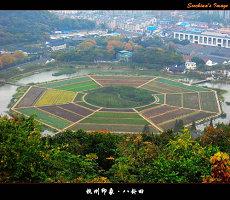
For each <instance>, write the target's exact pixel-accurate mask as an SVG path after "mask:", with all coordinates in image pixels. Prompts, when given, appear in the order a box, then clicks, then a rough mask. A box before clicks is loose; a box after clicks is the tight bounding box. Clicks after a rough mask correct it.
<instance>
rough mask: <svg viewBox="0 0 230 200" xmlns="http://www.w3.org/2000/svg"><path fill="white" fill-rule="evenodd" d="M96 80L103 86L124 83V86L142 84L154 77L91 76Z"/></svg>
mask: <svg viewBox="0 0 230 200" xmlns="http://www.w3.org/2000/svg"><path fill="white" fill-rule="evenodd" d="M91 77H92V78H93V79H94V80H96V81H97V82H98V83H100V84H101V85H103V86H111V85H124V86H133V87H137V86H140V85H142V84H144V83H146V82H148V81H149V80H151V79H153V78H154V77H134V76H132V77H130V76H91Z"/></svg>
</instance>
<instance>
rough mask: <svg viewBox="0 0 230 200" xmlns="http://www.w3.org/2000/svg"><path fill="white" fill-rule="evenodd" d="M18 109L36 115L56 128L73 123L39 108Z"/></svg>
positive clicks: (28, 114)
mask: <svg viewBox="0 0 230 200" xmlns="http://www.w3.org/2000/svg"><path fill="white" fill-rule="evenodd" d="M18 111H19V112H20V113H22V114H24V115H27V116H31V115H35V119H37V120H39V121H41V122H42V123H44V124H47V125H49V126H51V127H53V128H56V129H63V128H65V127H67V126H69V125H70V124H71V122H69V121H67V120H65V119H60V118H59V117H55V116H53V115H49V114H47V113H46V112H43V111H41V110H38V109H37V108H21V109H18Z"/></svg>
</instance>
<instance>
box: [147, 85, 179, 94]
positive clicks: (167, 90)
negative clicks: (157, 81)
mask: <svg viewBox="0 0 230 200" xmlns="http://www.w3.org/2000/svg"><path fill="white" fill-rule="evenodd" d="M145 86H147V85H145ZM143 88H145V87H143ZM149 88H155V89H157V90H158V91H157V92H160V93H171V92H175V91H173V90H171V89H167V88H159V87H157V86H153V85H149ZM145 89H146V88H145ZM162 89H163V90H166V91H163V92H162V91H159V90H162Z"/></svg>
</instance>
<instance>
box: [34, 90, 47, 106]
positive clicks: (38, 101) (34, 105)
mask: <svg viewBox="0 0 230 200" xmlns="http://www.w3.org/2000/svg"><path fill="white" fill-rule="evenodd" d="M48 90H49V89H47V88H46V90H45V92H44V93H43V94H42V95H41V96H40V97H39V98H38V100H37V101H36V102H35V103H34V104H33V105H34V106H38V105H36V104H37V102H39V101H40V100H41V99H42V97H43V96H44V95H45V94H46V93H47V91H48Z"/></svg>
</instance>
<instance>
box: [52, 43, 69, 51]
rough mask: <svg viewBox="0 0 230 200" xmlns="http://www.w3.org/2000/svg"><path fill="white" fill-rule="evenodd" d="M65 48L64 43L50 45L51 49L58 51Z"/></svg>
mask: <svg viewBox="0 0 230 200" xmlns="http://www.w3.org/2000/svg"><path fill="white" fill-rule="evenodd" d="M65 48H66V44H62V45H59V46H52V47H51V49H52V50H53V51H58V50H61V49H65Z"/></svg>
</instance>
